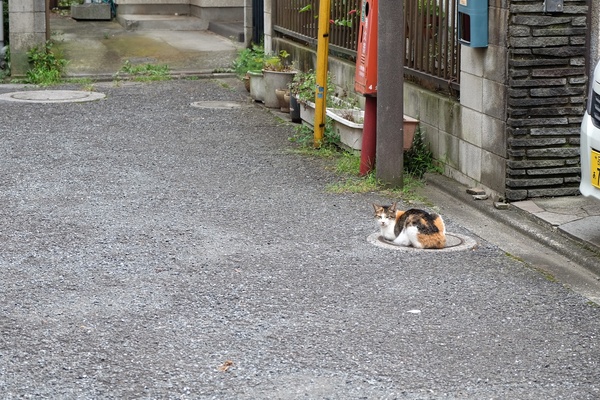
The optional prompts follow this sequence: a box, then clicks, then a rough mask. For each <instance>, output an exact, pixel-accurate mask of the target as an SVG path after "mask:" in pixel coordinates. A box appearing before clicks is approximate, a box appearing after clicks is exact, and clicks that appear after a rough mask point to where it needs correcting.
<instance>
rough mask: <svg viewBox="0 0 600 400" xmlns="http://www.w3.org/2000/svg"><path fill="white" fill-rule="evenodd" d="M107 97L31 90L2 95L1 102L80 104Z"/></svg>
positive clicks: (84, 93) (59, 91)
mask: <svg viewBox="0 0 600 400" xmlns="http://www.w3.org/2000/svg"><path fill="white" fill-rule="evenodd" d="M104 97H106V95H105V94H104V93H98V92H88V91H82V90H31V91H26V92H12V93H4V94H0V100H5V101H16V102H22V103H80V102H84V101H95V100H100V99H103V98H104Z"/></svg>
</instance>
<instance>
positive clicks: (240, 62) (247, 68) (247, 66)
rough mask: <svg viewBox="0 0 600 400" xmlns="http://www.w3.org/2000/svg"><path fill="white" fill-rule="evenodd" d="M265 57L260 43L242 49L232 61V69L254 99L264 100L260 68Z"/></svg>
mask: <svg viewBox="0 0 600 400" xmlns="http://www.w3.org/2000/svg"><path fill="white" fill-rule="evenodd" d="M264 58H265V50H264V48H263V47H262V46H261V45H258V44H253V45H252V46H250V47H248V48H245V49H242V50H240V51H239V52H238V56H237V58H236V59H235V60H234V61H233V70H234V71H235V73H236V74H237V75H238V76H239V77H240V79H242V80H243V81H244V85H246V90H248V91H249V92H250V96H251V97H252V98H253V99H254V100H258V101H263V100H264V82H263V74H262V68H263V63H264Z"/></svg>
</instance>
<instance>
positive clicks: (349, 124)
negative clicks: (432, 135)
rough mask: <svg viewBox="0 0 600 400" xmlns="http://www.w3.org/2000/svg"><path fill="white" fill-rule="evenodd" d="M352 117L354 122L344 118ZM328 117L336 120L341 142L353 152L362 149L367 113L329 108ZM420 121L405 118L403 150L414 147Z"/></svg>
mask: <svg viewBox="0 0 600 400" xmlns="http://www.w3.org/2000/svg"><path fill="white" fill-rule="evenodd" d="M348 115H350V116H351V117H352V120H353V121H350V120H348V119H346V118H344V117H346V116H348ZM327 116H328V117H330V118H331V119H333V120H334V129H335V132H336V133H337V134H338V135H339V136H340V141H341V142H342V144H343V145H344V146H346V147H348V148H349V149H351V150H358V151H360V150H361V149H362V137H363V121H364V119H365V112H364V111H363V110H359V109H336V108H328V109H327ZM418 123H419V120H417V119H414V118H411V117H409V116H407V115H405V116H404V125H403V141H404V143H403V148H404V150H408V149H410V148H411V147H412V143H413V139H414V137H415V130H416V128H417V124H418Z"/></svg>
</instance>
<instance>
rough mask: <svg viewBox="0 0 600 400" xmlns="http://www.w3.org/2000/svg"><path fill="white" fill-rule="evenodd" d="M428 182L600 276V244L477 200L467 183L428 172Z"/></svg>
mask: <svg viewBox="0 0 600 400" xmlns="http://www.w3.org/2000/svg"><path fill="white" fill-rule="evenodd" d="M426 182H427V184H430V185H431V186H433V187H435V188H436V189H438V190H440V191H442V192H444V193H446V194H448V195H450V196H452V197H454V198H455V199H457V200H458V201H460V202H462V203H463V204H465V205H467V206H469V207H473V208H476V209H477V210H479V211H480V212H483V213H485V214H486V215H488V216H489V217H491V218H493V219H495V220H496V221H498V222H500V223H502V224H504V225H507V226H510V227H512V228H513V229H516V230H517V231H519V232H520V233H522V234H524V235H526V236H528V237H529V238H531V239H533V240H535V241H537V242H538V243H540V244H542V245H544V246H547V247H550V248H552V249H554V250H555V251H556V252H558V253H560V254H561V255H563V256H565V257H566V258H569V259H571V260H573V261H575V262H577V263H578V264H579V265H580V266H581V267H583V268H585V269H587V270H588V271H590V272H592V273H594V274H596V275H600V249H599V248H598V247H596V246H594V245H591V244H590V243H588V242H586V241H583V240H581V239H579V238H577V237H575V236H573V235H569V234H567V233H565V232H563V231H560V230H558V229H556V228H555V227H554V226H552V225H550V224H548V223H547V222H546V221H543V220H541V219H540V218H537V217H535V216H533V215H531V214H530V213H527V212H526V211H523V210H520V209H517V208H516V207H511V208H510V209H509V210H497V209H496V208H494V205H493V204H492V202H491V201H489V200H473V199H472V197H471V195H469V194H467V193H466V189H467V188H466V186H462V185H461V184H460V183H458V182H456V181H453V180H451V179H450V178H447V177H444V176H442V175H435V174H427V175H426ZM526 221H528V222H529V223H527V222H526Z"/></svg>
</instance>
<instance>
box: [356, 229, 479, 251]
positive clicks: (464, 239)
mask: <svg viewBox="0 0 600 400" xmlns="http://www.w3.org/2000/svg"><path fill="white" fill-rule="evenodd" d="M367 241H368V242H369V243H371V244H374V245H375V246H377V247H381V248H384V249H388V250H400V251H436V252H440V251H460V250H471V249H473V248H475V246H477V242H476V241H475V240H474V239H473V238H470V237H468V236H464V235H460V234H458V233H451V232H446V247H444V248H443V249H417V248H415V247H406V246H399V245H397V244H394V243H392V242H389V241H387V240H385V239H384V238H382V237H381V235H380V234H379V232H375V233H372V234H371V235H369V237H367Z"/></svg>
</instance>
